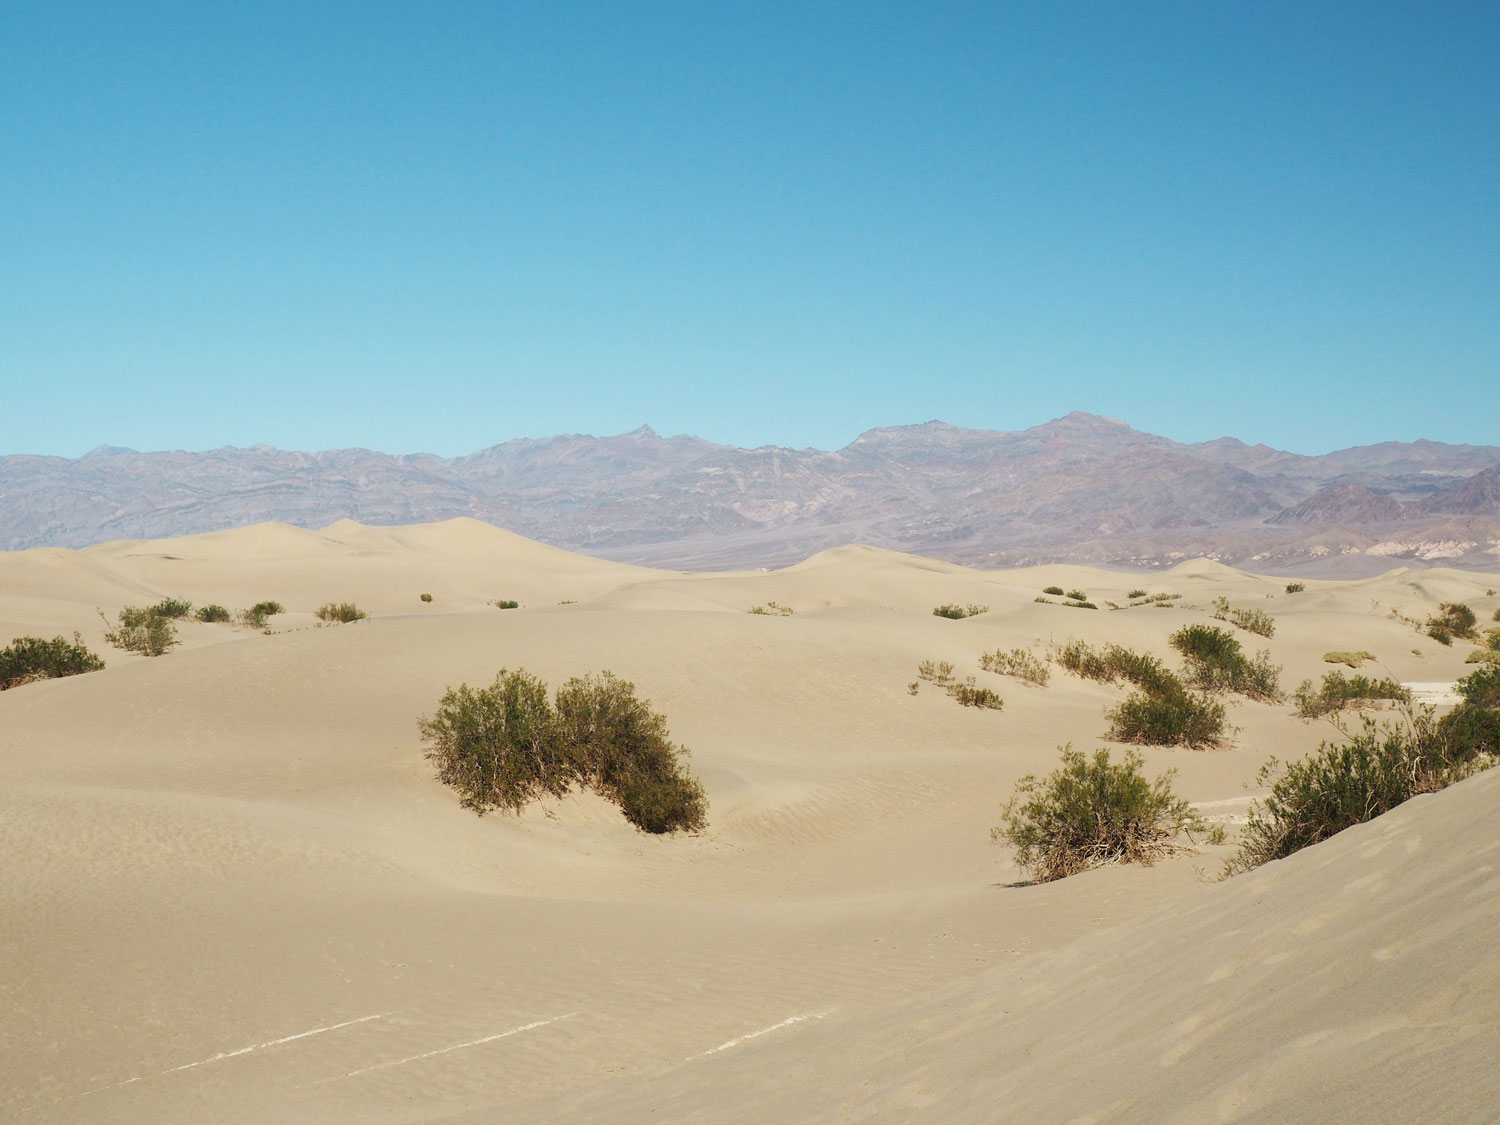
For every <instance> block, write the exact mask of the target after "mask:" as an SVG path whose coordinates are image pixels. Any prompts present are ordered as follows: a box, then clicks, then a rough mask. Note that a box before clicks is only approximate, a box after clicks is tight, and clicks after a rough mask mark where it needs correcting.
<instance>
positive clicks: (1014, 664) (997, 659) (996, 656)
mask: <svg viewBox="0 0 1500 1125" xmlns="http://www.w3.org/2000/svg"><path fill="white" fill-rule="evenodd" d="M979 666H980V667H981V668H983V669H984V670H985V671H986V672H994V673H996V674H998V675H1001V676H1014V677H1015V678H1016V679H1018V680H1024V681H1026V682H1027V683H1028V684H1036V685H1037V686H1038V687H1042V686H1044V685H1045V684H1046V683H1047V680H1048V679H1049V678H1050V676H1051V672H1050V670H1049V669H1048V668H1047V664H1046V661H1044V660H1042V659H1040V658H1039V657H1036V656H1033V655H1032V653H1031V652H1030V650H1028V649H1024V648H1013V649H1011V650H1010V651H1009V652H1004V651H1002V650H1000V649H998V648H997V649H996V650H995V651H994V652H986V653H983V654H982V655H981V656H980V657H979Z"/></svg>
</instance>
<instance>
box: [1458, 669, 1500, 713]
mask: <svg viewBox="0 0 1500 1125" xmlns="http://www.w3.org/2000/svg"><path fill="white" fill-rule="evenodd" d="M1454 687H1455V688H1456V689H1457V690H1458V694H1459V695H1461V696H1463V700H1464V702H1465V703H1467V704H1468V705H1469V706H1471V707H1489V708H1492V709H1494V710H1500V668H1481V669H1479V670H1478V671H1477V672H1470V673H1469V674H1468V675H1467V676H1465V677H1464V678H1463V679H1461V680H1459V681H1458V683H1457V684H1455V685H1454Z"/></svg>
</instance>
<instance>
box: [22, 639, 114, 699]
mask: <svg viewBox="0 0 1500 1125" xmlns="http://www.w3.org/2000/svg"><path fill="white" fill-rule="evenodd" d="M103 667H104V661H103V660H101V659H100V658H99V657H98V656H96V655H95V654H94V653H92V652H90V651H89V650H88V649H87V648H86V647H85V646H84V643H83V637H82V636H80V635H79V634H77V633H74V634H73V640H72V641H71V642H70V641H69V640H68V639H67V638H66V637H53V638H52V639H51V640H50V641H47V640H43V639H42V638H41V637H17V638H15V640H13V641H11V642H10V644H9V645H7V646H6V647H5V648H3V649H0V691H6V690H8V689H10V688H13V687H20V686H21V685H22V684H29V683H32V682H33V681H36V680H57V679H61V678H63V677H64V676H78V675H82V674H83V673H84V672H97V671H98V670H99V669H101V668H103Z"/></svg>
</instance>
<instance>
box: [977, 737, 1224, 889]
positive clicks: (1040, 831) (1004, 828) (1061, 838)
mask: <svg viewBox="0 0 1500 1125" xmlns="http://www.w3.org/2000/svg"><path fill="white" fill-rule="evenodd" d="M1060 750H1061V753H1062V765H1061V766H1060V767H1059V768H1058V769H1057V770H1055V771H1054V772H1053V773H1051V774H1050V775H1048V776H1047V777H1046V778H1045V779H1042V780H1038V779H1037V778H1036V777H1035V776H1030V775H1028V776H1026V777H1023V778H1022V779H1021V780H1020V782H1019V783H1017V785H1016V790H1015V793H1014V794H1013V795H1012V796H1011V799H1010V801H1009V802H1008V803H1007V804H1006V806H1005V811H1004V813H1003V814H1002V815H1003V817H1004V821H1005V823H1004V824H1003V825H1001V826H1000V827H998V828H995V829H992V830H991V836H992V838H994V839H996V840H1000V841H1004V842H1005V843H1008V844H1010V845H1011V846H1012V847H1014V848H1015V849H1016V862H1017V863H1018V864H1019V865H1020V866H1021V867H1022V868H1023V869H1025V870H1027V871H1029V872H1030V873H1031V877H1032V879H1033V881H1034V882H1037V883H1046V882H1050V881H1051V880H1053V879H1061V878H1064V877H1065V876H1068V875H1073V874H1076V873H1078V872H1080V871H1086V870H1088V869H1089V868H1091V867H1098V866H1100V865H1101V864H1105V863H1117V862H1118V863H1144V864H1150V863H1153V862H1155V861H1156V860H1157V859H1159V858H1161V857H1163V856H1166V855H1170V854H1172V853H1173V852H1176V851H1178V850H1180V845H1178V844H1177V843H1176V842H1175V841H1176V839H1177V837H1178V836H1179V835H1182V834H1184V833H1190V832H1194V831H1198V830H1200V829H1202V828H1203V821H1202V819H1201V818H1200V817H1199V816H1198V814H1197V813H1196V812H1194V810H1193V808H1192V807H1191V806H1190V805H1189V804H1188V803H1187V801H1185V800H1183V799H1182V798H1180V797H1178V796H1176V795H1175V794H1174V793H1173V792H1172V784H1171V783H1172V777H1173V776H1174V775H1173V771H1171V770H1168V771H1167V772H1166V773H1165V774H1163V775H1162V776H1161V777H1159V778H1157V779H1156V780H1155V781H1147V780H1146V778H1145V777H1144V776H1143V775H1142V774H1141V765H1142V759H1141V757H1140V755H1139V754H1137V753H1135V752H1134V751H1132V752H1129V753H1127V754H1126V755H1125V758H1124V760H1123V761H1122V762H1120V763H1118V764H1115V763H1112V762H1111V761H1110V760H1109V751H1108V750H1099V751H1096V752H1095V754H1094V756H1093V758H1092V759H1090V758H1088V757H1086V756H1085V755H1084V754H1083V753H1082V752H1081V751H1078V750H1074V749H1073V748H1072V746H1071V745H1069V746H1064V747H1061V748H1060Z"/></svg>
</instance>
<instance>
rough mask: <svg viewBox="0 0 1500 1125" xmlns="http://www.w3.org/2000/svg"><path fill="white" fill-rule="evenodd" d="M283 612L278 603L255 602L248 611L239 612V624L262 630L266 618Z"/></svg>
mask: <svg viewBox="0 0 1500 1125" xmlns="http://www.w3.org/2000/svg"><path fill="white" fill-rule="evenodd" d="M285 612H286V610H285V609H284V608H283V607H282V604H281V603H280V602H269V601H268V602H256V603H255V604H254V605H253V606H251V607H250V608H249V609H242V610H240V624H242V625H248V626H250V627H251V628H252V629H264V628H265V627H266V618H268V617H274V616H276V614H278V613H285Z"/></svg>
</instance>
